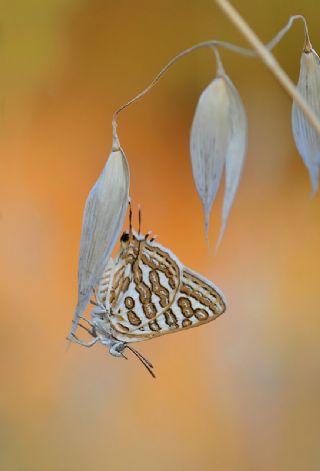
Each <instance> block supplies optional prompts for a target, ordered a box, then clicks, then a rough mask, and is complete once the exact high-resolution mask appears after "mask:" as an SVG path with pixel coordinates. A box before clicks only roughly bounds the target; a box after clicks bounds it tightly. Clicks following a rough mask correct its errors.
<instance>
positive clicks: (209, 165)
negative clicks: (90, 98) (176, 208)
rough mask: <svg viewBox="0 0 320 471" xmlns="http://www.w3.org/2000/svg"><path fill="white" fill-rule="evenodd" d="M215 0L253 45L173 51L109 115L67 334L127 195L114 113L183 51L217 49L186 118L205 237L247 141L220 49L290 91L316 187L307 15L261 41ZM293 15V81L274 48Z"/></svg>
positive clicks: (317, 69) (318, 72) (319, 158)
mask: <svg viewBox="0 0 320 471" xmlns="http://www.w3.org/2000/svg"><path fill="white" fill-rule="evenodd" d="M215 2H216V4H217V5H218V6H219V7H220V8H221V9H222V11H223V12H224V13H225V15H226V16H227V17H228V18H229V19H230V21H231V22H233V24H234V25H235V27H236V28H237V29H238V30H239V31H240V32H241V33H242V34H243V35H244V37H245V38H246V39H247V41H248V43H249V46H250V47H249V48H242V47H239V46H237V45H234V44H231V43H228V42H224V41H219V40H210V41H205V42H201V43H199V44H195V45H193V46H192V47H189V48H188V49H186V50H184V51H182V52H180V53H179V54H177V55H176V56H175V57H173V59H171V60H170V61H169V62H168V63H167V64H166V65H165V66H164V67H163V68H162V69H161V70H160V72H159V73H158V74H157V75H156V76H155V78H154V79H153V80H152V82H151V83H150V84H149V85H148V86H147V87H146V88H145V89H144V90H142V91H141V92H140V93H139V94H138V95H136V96H135V97H134V98H132V99H131V100H129V101H128V102H127V103H125V104H124V105H123V106H121V107H120V108H118V109H117V110H116V111H115V113H114V115H113V119H112V135H113V142H112V151H111V153H110V156H109V159H108V161H107V163H106V165H105V167H104V169H103V170H102V173H101V175H100V176H99V178H98V180H97V182H96V183H95V185H94V186H93V188H92V190H91V191H90V193H89V196H88V199H87V202H86V206H85V210H84V216H83V226H82V235H81V244H80V257H79V269H78V303H77V307H76V310H75V315H74V320H73V325H72V329H71V333H70V335H71V337H70V338H72V335H74V334H75V331H76V329H77V326H78V322H79V320H80V318H81V317H82V316H83V313H84V311H85V309H86V307H87V305H88V303H89V300H90V298H91V296H92V294H93V292H94V290H95V288H96V287H97V285H98V283H99V281H100V279H101V277H102V274H103V271H104V268H105V267H106V265H107V263H108V260H109V258H110V256H111V252H112V250H113V248H114V246H115V244H116V240H117V238H118V236H119V233H120V230H121V227H122V225H123V222H124V218H125V213H126V208H127V205H128V201H129V184H130V177H129V165H128V162H127V159H126V157H125V154H124V151H123V149H122V148H121V145H120V140H119V136H118V131H117V126H118V116H119V114H120V113H121V112H122V111H123V110H124V109H126V108H127V107H128V106H130V105H131V104H133V103H135V102H136V101H138V100H140V99H141V98H142V97H143V96H144V95H145V94H146V93H148V92H149V91H150V90H151V89H152V88H153V87H154V86H155V85H156V84H157V83H158V82H159V80H160V79H161V78H162V77H163V76H164V75H165V73H166V72H167V71H168V70H169V69H170V68H171V67H172V66H174V65H175V64H177V63H178V62H179V60H180V59H181V58H183V57H185V56H187V55H189V54H191V53H194V52H195V51H197V50H199V49H204V48H205V49H208V51H209V53H210V54H211V56H212V57H214V56H213V54H212V51H213V52H214V54H215V59H216V63H217V71H216V76H215V77H212V81H211V82H210V83H209V84H208V86H207V87H206V88H205V90H204V91H203V92H202V93H201V95H200V97H199V101H198V104H197V106H196V110H195V114H194V118H193V122H192V124H191V123H190V125H191V133H190V154H191V165H192V172H193V179H194V183H195V187H196V189H197V192H198V194H199V197H200V199H201V202H202V205H203V210H204V220H205V234H206V237H208V228H209V220H210V212H211V208H212V205H213V203H214V201H215V198H216V195H217V192H218V189H219V186H220V183H221V180H222V177H223V174H224V175H225V193H224V200H223V208H222V225H221V230H220V236H219V242H220V241H221V238H222V235H223V232H224V230H225V227H226V224H227V220H228V217H229V213H230V210H231V207H232V203H233V201H234V198H235V195H236V191H237V188H238V185H239V182H240V177H241V172H242V169H243V165H244V161H245V154H246V149H247V128H248V124H247V118H246V113H245V109H244V105H243V103H242V100H241V98H240V96H239V93H238V92H237V90H236V88H235V86H234V85H233V83H232V79H231V78H230V76H231V75H232V70H231V71H227V72H226V71H225V69H224V67H223V63H222V59H221V51H222V50H223V49H229V50H231V51H233V52H234V53H236V54H241V55H245V56H248V57H251V58H260V59H261V60H262V61H263V62H264V63H265V65H266V66H267V67H268V68H269V69H270V71H271V72H272V73H273V75H274V76H275V78H276V79H277V80H278V81H279V83H280V84H281V85H282V86H283V88H284V90H285V91H286V92H287V93H288V95H289V96H290V98H291V99H292V102H293V106H292V130H293V136H294V140H295V143H296V146H297V149H298V151H299V153H300V155H301V157H302V159H303V161H304V163H305V165H306V167H307V169H308V172H309V175H310V180H311V186H312V190H313V192H315V191H316V190H317V189H318V177H319V166H320V137H319V136H320V122H319V116H320V61H319V57H318V55H317V53H316V52H315V51H314V49H313V48H312V45H311V42H310V38H309V33H308V27H307V22H306V20H305V18H304V17H303V16H301V15H295V16H292V17H291V18H290V19H289V21H288V23H287V24H286V25H285V27H284V28H283V29H282V30H280V31H279V33H278V34H277V35H276V36H275V37H274V38H273V39H272V40H271V41H270V42H269V43H267V44H266V45H264V44H263V43H262V42H261V41H260V40H259V38H258V37H257V35H256V34H255V33H254V32H253V31H252V30H251V28H250V27H249V26H248V24H247V23H246V22H245V21H244V19H243V18H242V17H241V16H240V14H239V13H238V12H237V11H236V10H235V8H234V7H233V6H232V5H231V4H230V3H229V1H228V0H215ZM296 21H300V22H302V24H303V26H304V33H305V35H304V36H305V37H304V41H303V44H302V56H301V68H300V76H299V82H298V86H295V85H294V84H293V82H292V81H291V79H290V78H289V77H288V76H287V75H286V73H285V72H284V71H283V69H282V68H281V67H280V65H279V63H278V62H277V61H276V59H275V58H274V56H273V55H272V53H271V51H272V49H273V48H274V47H275V46H276V45H277V44H278V43H279V42H280V41H281V40H282V38H283V37H284V36H285V35H286V33H288V31H289V30H290V29H291V27H292V25H293V24H294V23H295V22H296ZM249 124H250V123H249Z"/></svg>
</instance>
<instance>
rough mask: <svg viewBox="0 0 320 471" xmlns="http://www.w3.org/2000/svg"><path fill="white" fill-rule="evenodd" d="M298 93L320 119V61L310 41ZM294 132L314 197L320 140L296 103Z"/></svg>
mask: <svg viewBox="0 0 320 471" xmlns="http://www.w3.org/2000/svg"><path fill="white" fill-rule="evenodd" d="M297 89H298V91H299V92H300V94H301V95H302V96H303V97H304V98H305V100H306V102H307V103H308V104H309V105H310V107H311V108H312V110H313V111H314V112H315V114H316V115H317V116H318V117H319V118H320V59H319V56H318V54H317V53H316V51H315V50H314V49H312V46H311V43H310V42H309V40H308V39H307V42H306V45H305V48H304V50H303V52H302V55H301V62H300V75H299V81H298V84H297ZM292 131H293V137H294V140H295V143H296V146H297V149H298V151H299V154H300V155H301V157H302V159H303V161H304V163H305V165H306V167H307V169H308V171H309V175H310V180H311V186H312V191H313V193H315V192H316V191H317V190H318V180H319V165H320V136H319V134H318V133H317V131H316V130H315V129H314V127H313V126H312V125H311V124H310V122H309V120H308V119H307V118H306V116H305V115H304V113H303V112H302V111H301V109H300V108H299V107H298V106H297V105H296V103H295V102H293V105H292Z"/></svg>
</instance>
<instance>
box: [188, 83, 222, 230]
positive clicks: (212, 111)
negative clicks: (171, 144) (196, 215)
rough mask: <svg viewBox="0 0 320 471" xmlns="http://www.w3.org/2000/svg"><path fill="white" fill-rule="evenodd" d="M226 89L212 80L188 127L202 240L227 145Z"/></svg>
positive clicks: (207, 225)
mask: <svg viewBox="0 0 320 471" xmlns="http://www.w3.org/2000/svg"><path fill="white" fill-rule="evenodd" d="M228 88H229V86H228V82H227V81H226V79H225V77H224V76H218V77H216V78H215V79H214V80H213V81H212V82H211V83H210V84H209V85H208V86H207V88H206V89H205V90H204V91H203V92H202V94H201V96H200V98H199V101H198V104H197V107H196V111H195V115H194V119H193V123H192V127H191V135H190V154H191V163H192V173H193V179H194V182H195V185H196V188H197V191H198V193H199V196H200V199H201V201H202V205H203V210H204V217H205V232H206V238H208V230H209V219H210V212H211V208H212V204H213V201H214V199H215V197H216V194H217V191H218V188H219V185H220V181H221V176H222V172H223V167H224V163H225V156H226V150H227V145H228V121H229V99H230V97H229V93H228Z"/></svg>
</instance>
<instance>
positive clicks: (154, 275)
mask: <svg viewBox="0 0 320 471" xmlns="http://www.w3.org/2000/svg"><path fill="white" fill-rule="evenodd" d="M135 244H136V245H137V248H138V250H137V251H136V250H134V249H135V247H134V245H135ZM132 245H133V252H134V256H133V257H128V255H127V253H128V251H129V250H130V249H128V250H127V251H126V253H125V255H122V257H124V258H125V259H126V260H127V264H126V265H125V266H126V269H128V267H130V270H129V272H130V273H128V274H127V276H124V274H123V273H124V270H123V266H122V269H121V271H120V269H119V273H120V276H119V279H118V278H116V273H117V270H116V271H115V274H114V279H113V283H112V288H111V298H110V306H111V310H110V317H109V319H110V324H111V327H112V329H114V331H115V332H116V334H115V336H116V337H117V338H118V337H119V335H118V334H128V333H130V332H134V331H135V330H138V331H139V332H140V333H141V332H142V331H143V329H144V326H145V325H148V326H149V325H150V326H151V327H150V328H152V326H153V322H154V320H155V319H156V317H157V316H158V315H159V313H161V312H163V311H165V310H166V309H167V308H168V307H170V306H171V304H172V303H173V302H174V300H175V298H176V295H177V292H178V290H179V287H180V278H181V272H182V266H181V264H180V262H179V260H178V259H177V258H176V257H175V256H174V255H173V254H171V253H170V252H169V251H166V249H164V248H163V247H161V246H160V245H159V244H153V243H149V242H146V241H145V240H140V241H138V240H136V239H135V240H134V241H133V242H132ZM136 252H137V253H136ZM120 286H122V289H120V291H119V287H120ZM117 289H118V291H117ZM114 293H119V295H118V296H117V295H116V296H115V295H114ZM120 293H121V299H120ZM151 332H152V330H151Z"/></svg>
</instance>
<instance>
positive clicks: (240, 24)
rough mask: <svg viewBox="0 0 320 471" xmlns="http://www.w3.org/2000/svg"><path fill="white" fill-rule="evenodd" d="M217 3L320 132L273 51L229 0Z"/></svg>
mask: <svg viewBox="0 0 320 471" xmlns="http://www.w3.org/2000/svg"><path fill="white" fill-rule="evenodd" d="M215 1H216V3H217V5H218V6H219V7H220V8H221V9H222V10H223V12H224V13H225V14H226V16H227V17H228V18H229V19H230V21H231V22H232V23H233V24H234V25H235V27H236V28H237V29H238V30H239V31H240V32H241V33H242V34H243V36H244V37H245V38H246V39H247V41H248V42H249V44H250V45H251V46H252V47H253V48H254V50H255V51H256V52H257V54H258V55H259V57H260V58H261V60H262V61H263V62H264V63H265V65H266V66H267V67H268V68H269V69H270V70H271V72H272V73H273V75H274V76H275V77H276V79H277V80H278V81H279V83H280V84H281V85H282V87H283V88H284V90H285V91H286V92H287V93H288V94H289V95H290V96H291V97H292V98H293V99H294V101H295V102H296V104H297V105H298V106H299V108H300V109H301V110H302V111H303V113H304V114H305V116H306V117H307V119H308V120H309V122H310V124H311V125H312V126H313V127H314V129H315V130H316V131H317V132H318V133H319V134H320V121H319V120H318V118H317V116H316V114H315V113H314V112H313V110H312V109H311V108H310V106H309V105H308V104H307V102H306V101H305V100H304V98H303V97H302V96H301V94H300V93H299V92H298V91H297V88H296V86H295V85H294V83H293V82H292V80H291V79H290V78H289V77H288V75H287V74H286V73H285V72H284V70H283V69H282V68H281V67H280V65H279V63H278V62H277V60H276V59H275V58H274V56H273V55H272V54H271V52H270V51H269V50H268V49H267V48H266V47H265V46H264V45H263V43H262V42H261V41H260V39H259V38H258V36H257V35H256V34H255V33H254V31H253V30H252V29H251V28H250V26H249V25H248V24H247V23H246V22H245V20H244V19H243V18H242V17H241V16H240V14H239V13H238V11H237V10H236V9H235V8H234V7H233V6H232V5H231V4H230V3H229V1H228V0H215ZM306 37H307V38H308V31H307V30H306Z"/></svg>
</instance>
